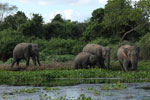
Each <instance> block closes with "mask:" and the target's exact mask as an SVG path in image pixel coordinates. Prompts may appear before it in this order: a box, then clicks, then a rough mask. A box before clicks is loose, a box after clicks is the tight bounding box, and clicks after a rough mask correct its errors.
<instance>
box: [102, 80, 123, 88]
mask: <svg viewBox="0 0 150 100" xmlns="http://www.w3.org/2000/svg"><path fill="white" fill-rule="evenodd" d="M125 88H126V86H125V84H124V83H120V82H117V83H116V84H104V86H102V87H101V90H121V89H125Z"/></svg>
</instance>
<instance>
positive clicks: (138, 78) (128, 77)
mask: <svg viewBox="0 0 150 100" xmlns="http://www.w3.org/2000/svg"><path fill="white" fill-rule="evenodd" d="M112 64H113V66H112V68H111V70H106V69H100V68H94V69H78V70H75V69H71V68H70V69H62V70H60V69H53V70H35V71H5V70H0V76H1V78H0V84H9V85H33V86H56V85H71V84H72V85H73V84H79V83H116V82H118V81H120V82H150V80H149V79H150V73H149V70H150V69H149V68H150V63H149V62H140V63H139V66H138V71H131V72H123V71H120V67H119V63H118V62H112ZM86 78H87V79H86ZM88 78H95V80H94V79H91V80H90V79H88ZM97 78H106V79H103V80H100V79H97ZM107 78H113V79H112V80H111V79H107ZM81 80H82V81H81Z"/></svg>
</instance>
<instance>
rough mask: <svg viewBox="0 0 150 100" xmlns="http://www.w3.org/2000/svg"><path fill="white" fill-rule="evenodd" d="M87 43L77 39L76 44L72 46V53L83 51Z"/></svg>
mask: <svg viewBox="0 0 150 100" xmlns="http://www.w3.org/2000/svg"><path fill="white" fill-rule="evenodd" d="M85 45H86V43H84V42H80V41H76V44H75V45H74V46H73V48H72V54H74V55H77V54H78V53H80V52H82V49H83V47H84V46H85Z"/></svg>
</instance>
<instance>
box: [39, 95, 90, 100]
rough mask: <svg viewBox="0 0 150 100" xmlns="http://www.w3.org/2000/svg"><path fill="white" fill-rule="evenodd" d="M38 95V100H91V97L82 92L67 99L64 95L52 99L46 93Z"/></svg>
mask: <svg viewBox="0 0 150 100" xmlns="http://www.w3.org/2000/svg"><path fill="white" fill-rule="evenodd" d="M39 96H40V100H92V99H91V97H86V96H85V95H84V94H80V96H79V97H78V98H77V99H74V97H72V98H70V99H67V98H66V97H65V96H61V97H59V98H54V99H52V97H51V96H47V94H44V95H39Z"/></svg>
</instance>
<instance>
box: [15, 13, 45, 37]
mask: <svg viewBox="0 0 150 100" xmlns="http://www.w3.org/2000/svg"><path fill="white" fill-rule="evenodd" d="M42 24H43V18H42V16H40V15H39V14H33V17H32V19H31V20H28V21H27V22H26V23H24V24H21V25H20V26H19V28H18V31H19V32H21V33H22V34H23V35H24V36H35V37H40V38H41V37H44V35H43V34H44V30H43V27H42Z"/></svg>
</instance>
